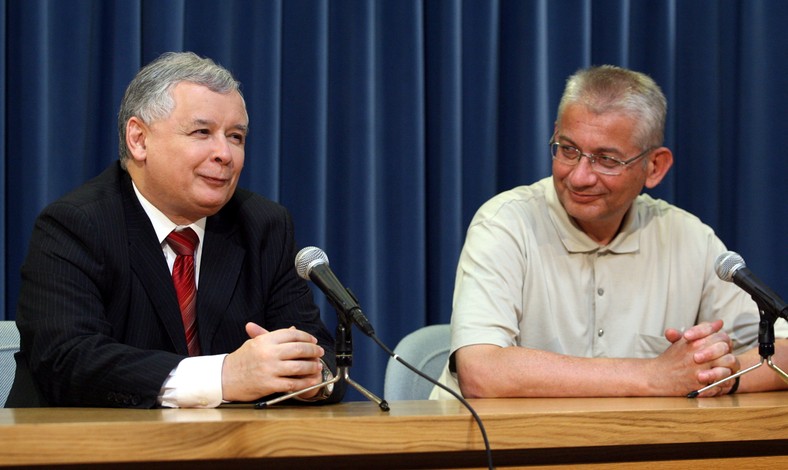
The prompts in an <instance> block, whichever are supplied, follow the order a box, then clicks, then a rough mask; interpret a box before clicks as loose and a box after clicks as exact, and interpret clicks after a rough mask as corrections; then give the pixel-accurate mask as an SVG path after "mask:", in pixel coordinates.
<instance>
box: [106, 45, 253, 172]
mask: <svg viewBox="0 0 788 470" xmlns="http://www.w3.org/2000/svg"><path fill="white" fill-rule="evenodd" d="M180 82H191V83H196V84H198V85H202V86H205V87H207V88H209V89H210V90H211V91H214V92H216V93H222V94H226V93H231V92H233V91H237V92H238V93H239V94H241V90H240V86H241V84H240V82H238V81H237V80H236V79H235V78H234V77H233V75H232V74H231V73H230V72H229V71H228V70H227V69H225V68H224V67H222V66H220V65H217V64H216V63H215V62H214V61H212V60H211V59H208V58H201V57H199V56H198V55H197V54H194V53H193V52H165V53H164V54H162V55H161V56H159V57H158V58H157V59H156V60H154V61H153V62H151V63H149V64H148V65H146V66H145V67H143V68H142V69H140V71H139V72H138V73H137V75H136V76H135V77H134V79H133V80H132V81H131V83H129V86H128V88H126V93H125V95H124V96H123V100H122V101H121V102H120V111H119V112H118V140H119V142H118V152H119V156H120V164H121V166H122V167H123V168H124V169H125V168H126V165H127V163H128V160H129V149H128V147H127V146H126V123H128V121H129V119H131V118H132V117H134V116H136V117H138V118H140V119H141V120H142V121H143V122H145V123H151V122H154V121H156V120H158V119H164V118H166V117H167V116H169V115H170V113H171V112H172V110H173V109H174V108H175V101H174V100H173V98H172V89H173V88H174V87H175V85H177V84H178V83H180ZM241 99H243V95H241Z"/></svg>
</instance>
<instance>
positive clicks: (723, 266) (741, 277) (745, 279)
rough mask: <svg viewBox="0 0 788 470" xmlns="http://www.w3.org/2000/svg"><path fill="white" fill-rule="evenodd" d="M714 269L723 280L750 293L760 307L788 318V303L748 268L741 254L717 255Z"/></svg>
mask: <svg viewBox="0 0 788 470" xmlns="http://www.w3.org/2000/svg"><path fill="white" fill-rule="evenodd" d="M714 270H715V271H716V272H717V276H719V278H720V279H722V280H723V281H728V282H733V283H734V284H736V285H737V286H739V287H741V288H742V289H743V290H744V291H745V292H747V293H748V294H750V295H751V296H752V298H753V300H755V303H757V304H758V307H759V308H761V309H764V310H769V311H770V312H771V313H773V314H774V315H777V316H781V317H783V318H785V319H786V320H788V304H786V303H785V301H784V300H783V299H781V298H780V296H779V295H777V294H776V293H775V292H774V291H773V290H771V289H769V288H768V287H767V286H766V284H764V283H763V281H761V280H760V279H758V278H757V277H756V276H755V274H753V273H752V271H750V270H749V268H747V265H746V264H745V263H744V259H742V257H741V255H739V254H738V253H736V252H735V251H726V252H725V253H723V254H721V255H720V256H718V257H717V261H715V262H714Z"/></svg>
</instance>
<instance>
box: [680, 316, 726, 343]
mask: <svg viewBox="0 0 788 470" xmlns="http://www.w3.org/2000/svg"><path fill="white" fill-rule="evenodd" d="M722 324H723V323H722V320H714V321H713V322H710V323H709V322H703V323H699V324H697V325H695V326H693V327H692V328H689V329H687V330H686V331H685V332H684V338H685V339H686V340H687V341H695V340H697V339H701V338H705V337H706V336H709V335H712V334H714V333H716V332H718V331H720V330H721V329H722Z"/></svg>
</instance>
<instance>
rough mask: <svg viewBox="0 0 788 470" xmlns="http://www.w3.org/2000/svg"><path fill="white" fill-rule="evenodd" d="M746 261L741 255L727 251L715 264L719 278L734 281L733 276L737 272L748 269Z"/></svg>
mask: <svg viewBox="0 0 788 470" xmlns="http://www.w3.org/2000/svg"><path fill="white" fill-rule="evenodd" d="M746 266H747V265H746V264H745V263H744V259H743V258H742V257H741V255H740V254H738V253H736V252H735V251H726V252H725V253H723V254H721V255H720V256H718V257H717V261H715V262H714V270H715V271H717V276H719V278H720V279H722V280H723V281H728V282H731V281H733V275H734V274H735V273H736V271H738V270H740V269H742V268H744V267H746Z"/></svg>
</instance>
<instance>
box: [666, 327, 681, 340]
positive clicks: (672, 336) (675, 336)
mask: <svg viewBox="0 0 788 470" xmlns="http://www.w3.org/2000/svg"><path fill="white" fill-rule="evenodd" d="M682 336H683V335H682V333H681V331H679V330H677V329H675V328H668V329H667V330H665V339H667V340H668V341H670V342H671V343H675V342H676V341H678V340H680V339H681V338H682Z"/></svg>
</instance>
